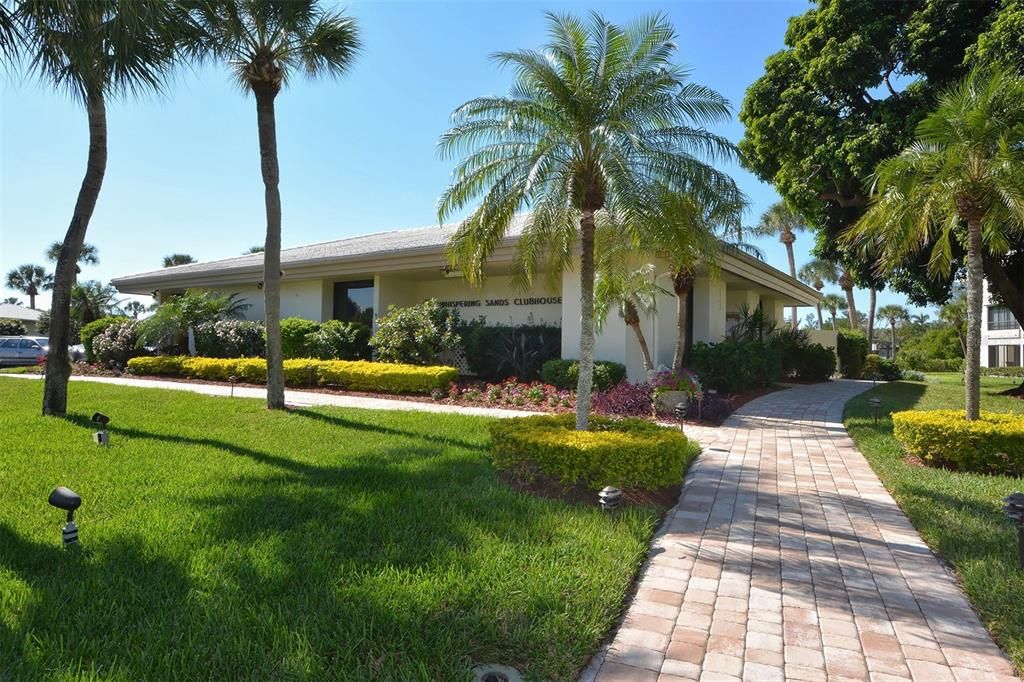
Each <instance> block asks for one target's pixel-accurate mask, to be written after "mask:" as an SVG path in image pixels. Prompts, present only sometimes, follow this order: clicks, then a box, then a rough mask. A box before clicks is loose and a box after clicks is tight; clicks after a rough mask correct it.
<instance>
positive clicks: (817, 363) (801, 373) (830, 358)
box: [794, 343, 836, 381]
mask: <svg viewBox="0 0 1024 682" xmlns="http://www.w3.org/2000/svg"><path fill="white" fill-rule="evenodd" d="M794 371H795V373H796V378H797V379H799V380H801V381H828V380H829V379H831V378H832V375H833V374H835V373H836V354H835V352H834V351H833V350H832V349H831V348H825V346H823V345H821V344H820V343H812V344H811V345H809V346H807V347H806V348H802V349H800V352H799V353H797V354H796V358H795V366H794Z"/></svg>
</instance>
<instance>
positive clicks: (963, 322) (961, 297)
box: [939, 289, 967, 357]
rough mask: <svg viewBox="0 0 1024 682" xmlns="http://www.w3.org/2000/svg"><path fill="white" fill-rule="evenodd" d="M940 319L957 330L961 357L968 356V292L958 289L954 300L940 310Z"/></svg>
mask: <svg viewBox="0 0 1024 682" xmlns="http://www.w3.org/2000/svg"><path fill="white" fill-rule="evenodd" d="M939 319H940V320H942V321H943V322H945V323H946V324H948V325H949V326H950V327H952V328H953V329H955V330H956V336H957V339H959V341H960V356H961V357H966V356H967V292H965V291H964V290H963V289H957V290H956V291H955V292H954V295H953V298H952V300H951V301H950V302H949V303H947V304H946V305H944V306H942V307H941V308H939Z"/></svg>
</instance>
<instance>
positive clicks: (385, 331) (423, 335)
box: [370, 298, 462, 365]
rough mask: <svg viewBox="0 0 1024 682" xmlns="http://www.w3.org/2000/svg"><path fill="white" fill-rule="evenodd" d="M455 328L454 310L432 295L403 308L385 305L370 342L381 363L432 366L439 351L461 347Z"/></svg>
mask: <svg viewBox="0 0 1024 682" xmlns="http://www.w3.org/2000/svg"><path fill="white" fill-rule="evenodd" d="M458 327H459V313H458V311H456V310H453V309H451V308H445V307H443V306H441V304H440V303H438V302H437V300H436V299H433V298H432V299H430V300H429V301H424V302H423V303H420V304H418V305H412V306H409V307H407V308H396V307H394V306H389V307H388V312H387V314H386V315H383V316H382V317H380V318H379V319H378V320H377V332H376V333H375V334H374V335H373V338H372V339H370V345H371V346H373V347H374V348H375V349H376V351H377V359H378V360H380V361H381V362H398V363H405V364H410V365H436V364H438V362H439V361H438V356H439V355H440V354H441V351H444V350H452V349H455V348H458V347H461V346H462V339H461V338H460V337H459V334H458V331H457V330H458Z"/></svg>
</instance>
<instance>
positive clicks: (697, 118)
mask: <svg viewBox="0 0 1024 682" xmlns="http://www.w3.org/2000/svg"><path fill="white" fill-rule="evenodd" d="M547 18H548V35H549V38H550V39H549V41H548V43H547V44H546V45H545V46H544V49H543V50H542V51H536V50H520V51H515V52H500V53H498V54H497V55H495V57H494V59H495V60H496V61H497V62H498V63H499V64H501V65H502V66H509V67H512V68H513V69H514V71H515V81H514V83H513V85H512V89H511V93H510V94H509V95H508V96H505V97H490V96H488V97H481V98H478V99H474V100H470V101H469V102H467V103H465V104H464V105H462V106H461V107H459V108H458V109H456V111H455V113H454V114H453V117H452V118H453V124H452V128H451V129H450V130H448V131H447V132H446V133H445V134H444V135H443V136H442V137H441V140H440V143H439V151H440V153H441V154H442V156H444V157H447V158H451V157H463V158H462V161H460V162H459V163H458V165H457V166H456V168H455V172H454V180H453V182H452V184H451V185H450V186H449V187H448V189H447V190H445V192H444V193H443V194H442V195H441V197H440V199H439V202H438V217H439V220H440V221H441V222H444V221H445V220H446V219H448V218H451V217H452V216H454V215H456V214H458V213H459V212H460V211H461V210H462V209H463V208H465V207H466V206H467V205H469V204H471V203H475V202H476V200H477V198H478V197H479V198H480V202H479V204H477V205H476V207H475V208H474V209H473V210H472V212H471V213H470V214H469V216H468V217H467V218H466V219H465V220H463V221H462V223H461V225H460V226H459V229H458V230H457V232H456V234H455V235H454V236H453V237H452V239H451V241H450V243H449V250H448V254H449V260H450V261H451V264H452V265H454V266H456V267H459V268H460V270H461V271H462V272H463V274H464V275H465V276H466V277H467V279H469V281H470V282H471V283H473V284H479V283H480V281H481V280H482V279H483V266H484V263H485V262H486V260H487V258H488V257H489V256H490V255H491V253H492V252H493V251H494V249H495V248H496V247H497V246H498V245H499V244H500V243H501V241H502V239H503V238H504V237H505V234H506V232H507V231H508V229H509V225H510V224H511V223H512V220H513V218H514V217H515V215H516V214H517V213H518V212H519V211H522V210H524V209H529V210H530V211H531V212H530V214H529V215H528V216H527V217H526V218H525V228H524V232H523V236H522V238H521V239H520V241H519V249H520V257H519V259H518V263H519V264H520V266H521V267H522V269H523V270H525V272H526V274H527V276H528V277H529V276H532V274H533V272H534V271H535V270H537V269H539V268H540V266H541V264H543V265H545V266H546V267H548V269H549V270H551V269H552V268H553V269H555V270H557V272H558V273H561V272H563V270H564V269H565V267H566V266H567V265H568V264H569V263H570V261H569V258H571V257H572V254H573V249H568V248H565V247H564V245H566V244H573V245H574V244H575V243H576V242H577V239H578V240H579V242H580V244H581V252H580V261H579V263H580V309H581V316H580V322H581V324H580V328H581V331H580V352H579V357H580V370H579V382H578V384H577V389H576V427H577V428H578V429H586V428H587V424H588V418H589V412H590V395H591V386H592V379H593V367H594V279H595V257H594V240H595V223H596V220H597V216H598V214H599V213H600V212H602V211H610V212H612V213H614V214H615V215H616V216H617V218H618V219H619V220H620V221H621V222H622V224H623V225H626V226H627V229H629V230H630V231H631V234H630V235H629V236H630V238H631V239H633V240H634V242H635V243H637V244H639V243H641V241H642V234H641V233H642V232H643V231H644V230H645V227H646V226H648V225H652V224H656V223H657V222H659V221H660V220H661V219H662V218H663V216H662V215H661V214H660V211H659V208H660V204H659V202H656V201H653V200H652V198H653V197H657V196H658V195H659V194H660V193H661V192H662V191H664V189H665V188H669V189H682V188H684V187H686V186H694V187H699V188H710V189H712V190H713V189H717V188H719V187H721V186H723V185H727V184H730V183H731V179H729V178H728V177H727V176H726V175H724V174H723V173H721V172H719V171H717V170H715V169H714V168H713V167H712V166H711V165H710V164H709V162H710V161H715V160H718V159H731V158H734V156H735V147H734V146H733V145H732V143H731V142H729V141H728V140H727V139H725V138H723V137H721V136H718V135H715V134H713V133H711V132H709V131H708V130H707V129H706V126H707V125H709V124H713V123H715V122H720V121H724V120H726V119H727V118H728V116H729V114H730V108H729V104H728V102H727V101H726V100H725V99H724V98H723V97H722V96H721V95H719V94H718V93H716V92H714V91H713V90H710V89H709V88H706V87H704V86H701V85H696V84H694V83H689V82H687V72H686V71H685V70H684V69H682V68H681V67H679V66H677V65H676V64H674V63H673V62H672V58H673V56H674V54H675V51H676V44H675V31H674V29H673V28H672V25H671V24H670V23H669V22H668V20H667V19H666V18H665V17H664V16H660V15H656V16H652V17H649V18H646V19H642V20H640V21H637V22H635V23H633V24H631V25H629V26H626V27H620V26H616V25H615V24H612V23H611V22H609V21H607V20H605V19H604V18H603V17H601V16H600V15H599V14H596V13H593V14H591V15H590V18H589V21H583V20H580V19H578V18H576V17H573V16H558V15H554V14H548V15H547ZM552 256H553V258H552Z"/></svg>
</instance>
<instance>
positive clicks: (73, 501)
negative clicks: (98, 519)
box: [48, 486, 82, 547]
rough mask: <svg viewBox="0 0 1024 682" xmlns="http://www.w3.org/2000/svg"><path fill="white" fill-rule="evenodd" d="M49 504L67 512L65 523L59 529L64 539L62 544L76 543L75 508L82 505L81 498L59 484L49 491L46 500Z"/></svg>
mask: <svg viewBox="0 0 1024 682" xmlns="http://www.w3.org/2000/svg"><path fill="white" fill-rule="evenodd" d="M48 502H49V503H50V506H53V507H56V508H57V509H63V510H64V511H66V512H67V513H68V520H67V523H66V524H64V527H63V528H62V529H61V536H62V537H63V539H64V546H65V547H67V546H68V545H74V544H77V543H78V526H76V525H75V521H74V517H75V510H76V509H78V508H79V507H81V506H82V498H81V497H79V496H78V493H76V492H75V491H74V490H71V489H70V488H65V487H64V486H60V487H58V488H55V489H54V491H53V492H52V493H50V498H49V500H48Z"/></svg>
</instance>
